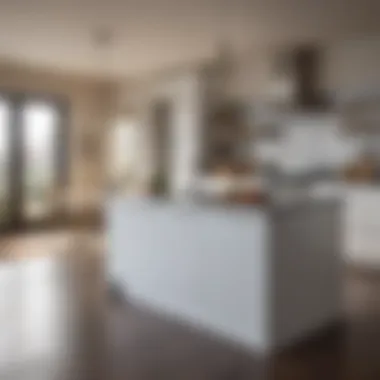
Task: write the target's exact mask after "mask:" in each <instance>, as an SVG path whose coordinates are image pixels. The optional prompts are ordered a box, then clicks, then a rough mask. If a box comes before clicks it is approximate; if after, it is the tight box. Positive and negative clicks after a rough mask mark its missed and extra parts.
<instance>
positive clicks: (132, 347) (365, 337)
mask: <svg viewBox="0 0 380 380" xmlns="http://www.w3.org/2000/svg"><path fill="white" fill-rule="evenodd" d="M7 239H8V240H3V241H1V242H0V257H2V261H1V262H0V379H1V380H9V379H12V380H19V379H20V380H21V379H22V380H24V379H27V380H121V379H123V380H127V379H128V380H148V379H149V380H150V379H152V380H160V379H163V380H187V379H190V380H203V379H207V380H214V379H215V380H216V379H218V380H219V379H220V380H229V379H231V380H240V379H243V380H245V379H275V380H309V379H310V380H314V379H315V380H320V379H326V380H330V379H337V380H343V379H344V380H367V379H368V380H369V379H371V380H379V379H380V280H379V278H378V277H377V276H374V275H368V276H367V275H366V274H363V273H353V274H348V275H347V283H346V305H347V317H346V324H345V327H344V328H343V329H342V330H340V331H334V332H331V333H327V334H326V335H325V336H323V337H320V338H319V339H316V340H314V341H312V342H309V343H307V344H304V345H302V346H299V347H296V348H293V349H292V350H289V351H288V352H283V353H281V354H279V355H277V357H274V358H271V359H267V360H263V359H260V358H258V357H255V356H254V355H250V354H248V353H246V352H243V351H241V350H240V349H239V348H236V347H231V346H229V345H228V344H226V343H223V342H219V341H217V340H216V339H214V338H212V337H211V336H205V335H204V334H202V333H201V332H198V331H195V330H193V329H191V328H188V327H185V326H182V325H181V324H180V323H177V322H173V321H170V320H169V319H166V318H163V317H160V316H158V315H155V314H154V313H152V312H149V311H147V310H143V309H140V308H138V307H136V306H133V305H128V304H121V303H120V302H116V301H115V300H114V299H110V297H108V296H107V292H106V286H105V279H104V265H105V264H104V263H105V261H104V257H103V254H102V251H103V248H102V241H101V238H99V237H96V236H95V234H92V233H89V232H83V233H82V232H80V233H79V232H78V233H71V232H64V233H62V234H59V233H56V234H55V235H51V234H50V235H49V234H46V235H44V234H39V235H36V236H34V235H32V236H25V237H16V238H7ZM12 239H13V240H12Z"/></svg>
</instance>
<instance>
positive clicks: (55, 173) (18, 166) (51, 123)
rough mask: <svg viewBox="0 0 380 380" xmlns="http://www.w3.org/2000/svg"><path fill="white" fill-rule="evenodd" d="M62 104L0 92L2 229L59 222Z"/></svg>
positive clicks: (63, 171)
mask: <svg viewBox="0 0 380 380" xmlns="http://www.w3.org/2000/svg"><path fill="white" fill-rule="evenodd" d="M62 109H63V108H62V106H61V104H60V103H58V102H56V101H51V100H45V99H42V98H35V97H32V96H29V95H25V94H14V93H4V94H0V228H1V229H11V230H12V229H19V228H23V227H32V226H37V225H40V224H45V223H46V224H47V223H48V224H51V222H53V221H56V222H61V221H62V216H63V213H64V206H65V202H64V200H62V199H60V198H61V197H60V195H62V193H64V191H63V190H64V189H65V185H66V184H65V180H66V165H65V158H66V154H65V153H66V149H67V146H66V139H65V137H66V134H65V133H62V131H63V128H62V125H63V123H62V120H63V119H62V117H63V113H62Z"/></svg>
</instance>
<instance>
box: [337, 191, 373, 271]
mask: <svg viewBox="0 0 380 380" xmlns="http://www.w3.org/2000/svg"><path fill="white" fill-rule="evenodd" d="M345 197H346V198H345V201H346V207H345V208H344V210H345V211H344V218H343V220H344V227H345V228H344V246H345V252H346V256H347V259H348V261H350V262H353V263H356V264H361V265H363V264H364V265H379V266H380V188H376V187H373V186H372V187H370V186H351V187H350V188H348V189H347V191H346V194H345Z"/></svg>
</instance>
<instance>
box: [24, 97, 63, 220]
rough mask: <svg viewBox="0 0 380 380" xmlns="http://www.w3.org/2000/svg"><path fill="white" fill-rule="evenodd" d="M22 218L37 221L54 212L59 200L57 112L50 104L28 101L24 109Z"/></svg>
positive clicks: (50, 215)
mask: <svg viewBox="0 0 380 380" xmlns="http://www.w3.org/2000/svg"><path fill="white" fill-rule="evenodd" d="M21 125H22V136H23V143H24V144H23V165H22V169H23V170H22V183H21V185H22V194H23V196H22V198H23V199H22V213H21V215H22V218H23V219H24V220H25V222H27V223H28V222H37V221H41V220H46V219H49V218H50V217H52V216H53V215H54V212H55V209H56V206H57V202H58V201H59V199H58V197H57V190H58V189H57V178H58V173H57V171H58V165H57V157H58V153H59V147H58V113H57V112H56V109H55V108H54V107H52V106H51V105H50V104H48V103H43V102H27V103H25V104H24V106H23V110H22V123H21Z"/></svg>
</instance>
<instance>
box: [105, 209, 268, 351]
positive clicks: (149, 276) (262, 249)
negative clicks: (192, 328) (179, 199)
mask: <svg viewBox="0 0 380 380" xmlns="http://www.w3.org/2000/svg"><path fill="white" fill-rule="evenodd" d="M109 219H110V220H109V244H110V252H109V254H110V258H109V262H110V264H109V275H110V277H114V278H116V279H117V281H119V283H120V284H122V286H123V287H124V289H126V291H127V292H128V295H129V296H130V297H131V298H132V299H134V300H135V301H138V302H142V303H144V304H147V305H148V306H150V307H153V308H155V309H157V310H158V311H160V312H164V313H168V314H170V315H172V316H177V317H179V318H180V319H181V320H183V321H186V322H189V323H190V324H193V325H197V326H200V327H202V328H206V329H209V330H210V331H211V332H213V333H216V334H218V335H220V336H221V337H224V338H227V339H230V340H232V341H235V342H237V343H240V344H242V345H244V346H248V347H249V348H252V349H254V350H257V351H265V350H266V349H267V347H268V344H269V341H268V337H269V326H268V321H269V318H268V311H269V307H268V305H269V294H268V274H269V268H268V257H269V254H268V251H267V249H268V219H267V215H266V213H265V212H262V211H259V210H257V209H252V210H249V211H243V210H237V211H236V210H233V209H232V210H229V209H223V208H218V207H216V208H213V207H200V206H181V205H170V204H164V205H154V204H152V205H150V206H147V205H145V206H143V207H137V206H134V205H133V204H128V202H125V203H124V204H120V203H119V204H118V206H115V205H114V207H111V210H110V212H109Z"/></svg>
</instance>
